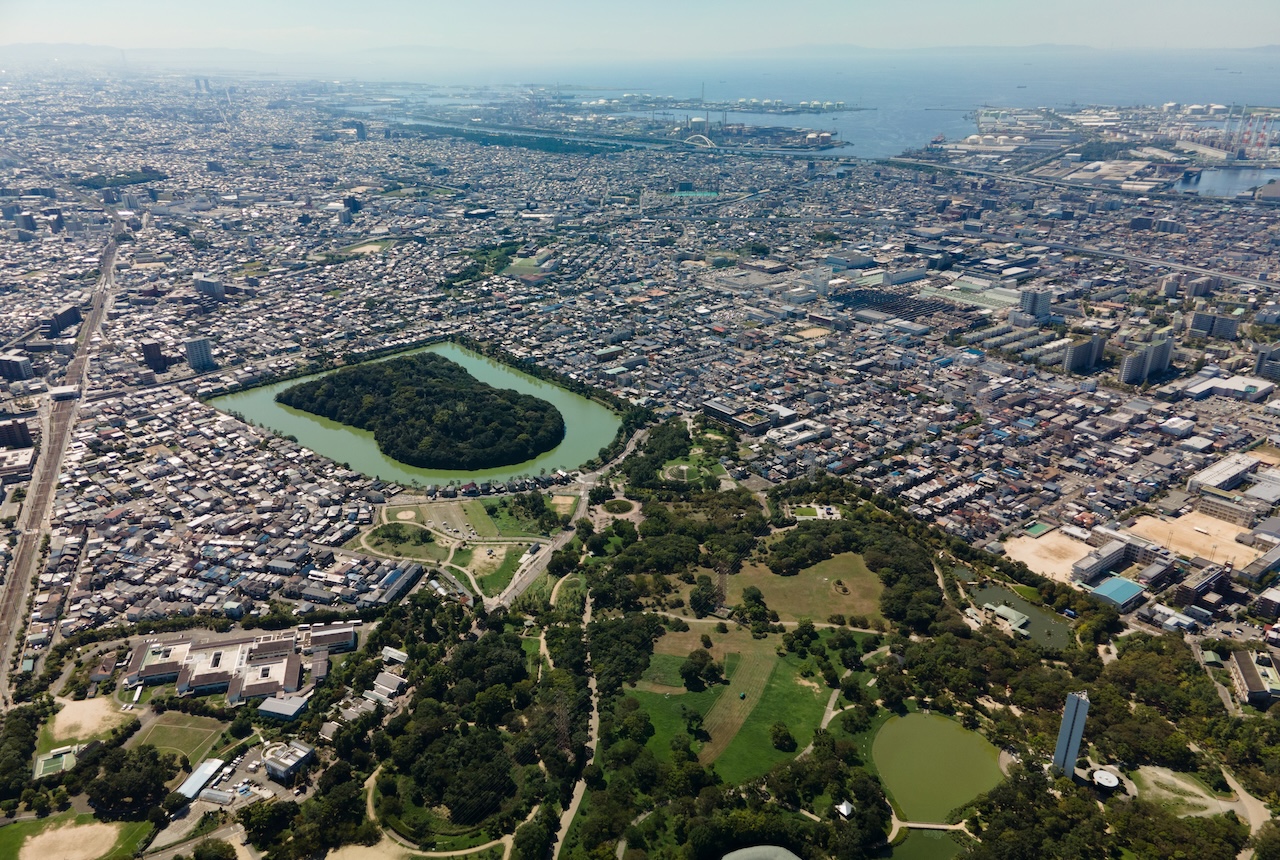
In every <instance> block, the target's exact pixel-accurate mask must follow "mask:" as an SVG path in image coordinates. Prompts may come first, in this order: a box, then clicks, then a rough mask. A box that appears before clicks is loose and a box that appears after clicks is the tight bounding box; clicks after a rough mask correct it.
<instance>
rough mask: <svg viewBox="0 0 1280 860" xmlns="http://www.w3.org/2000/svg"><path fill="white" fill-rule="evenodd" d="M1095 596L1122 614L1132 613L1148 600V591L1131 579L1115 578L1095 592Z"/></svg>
mask: <svg viewBox="0 0 1280 860" xmlns="http://www.w3.org/2000/svg"><path fill="white" fill-rule="evenodd" d="M1093 596H1094V597H1096V598H1098V599H1099V600H1104V601H1106V602H1107V603H1110V604H1111V605H1112V606H1114V607H1116V608H1117V609H1119V610H1120V611H1121V612H1132V611H1133V610H1135V609H1137V608H1138V607H1139V606H1141V605H1142V604H1143V602H1144V601H1146V599H1147V591H1146V589H1145V588H1143V587H1142V586H1141V585H1139V584H1138V583H1136V582H1134V581H1133V580H1131V579H1125V578H1124V577H1120V576H1113V577H1111V578H1110V579H1108V580H1107V581H1105V582H1103V583H1102V584H1101V585H1099V586H1098V587H1097V588H1095V589H1094V590H1093Z"/></svg>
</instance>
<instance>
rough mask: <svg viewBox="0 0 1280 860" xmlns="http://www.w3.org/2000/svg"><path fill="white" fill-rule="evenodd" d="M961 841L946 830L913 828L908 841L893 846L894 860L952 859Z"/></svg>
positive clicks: (958, 849) (892, 855)
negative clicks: (957, 840)
mask: <svg viewBox="0 0 1280 860" xmlns="http://www.w3.org/2000/svg"><path fill="white" fill-rule="evenodd" d="M959 853H960V843H959V842H956V840H955V839H953V838H952V836H951V834H950V833H947V832H946V831H945V830H912V831H910V832H909V833H908V834H907V841H906V842H903V843H902V844H901V845H895V846H894V847H893V853H892V854H891V855H889V856H890V857H892V858H893V860H951V858H952V857H955V856H956V855H957V854H959Z"/></svg>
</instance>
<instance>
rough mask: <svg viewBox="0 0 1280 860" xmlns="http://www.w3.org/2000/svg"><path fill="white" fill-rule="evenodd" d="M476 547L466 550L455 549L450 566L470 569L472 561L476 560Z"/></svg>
mask: <svg viewBox="0 0 1280 860" xmlns="http://www.w3.org/2000/svg"><path fill="white" fill-rule="evenodd" d="M475 552H476V551H475V547H470V546H469V547H467V548H466V549H455V550H454V551H453V558H452V559H451V560H450V562H449V563H450V564H452V565H453V566H454V567H468V566H470V564H471V560H472V559H473V558H475Z"/></svg>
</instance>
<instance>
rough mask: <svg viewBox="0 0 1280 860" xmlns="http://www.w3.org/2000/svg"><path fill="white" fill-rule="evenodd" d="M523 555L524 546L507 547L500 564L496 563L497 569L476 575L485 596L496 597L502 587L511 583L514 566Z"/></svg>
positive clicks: (516, 566)
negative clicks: (482, 574)
mask: <svg viewBox="0 0 1280 860" xmlns="http://www.w3.org/2000/svg"><path fill="white" fill-rule="evenodd" d="M523 555H524V547H508V548H507V549H506V555H504V556H503V559H502V564H500V565H498V569H497V570H495V571H493V572H492V573H486V574H485V575H484V576H477V577H476V581H477V583H478V584H479V585H480V589H481V590H482V591H483V592H484V593H485V596H486V597H497V596H498V595H499V594H501V593H502V589H504V588H506V587H507V586H508V585H510V584H511V577H513V576H515V573H516V568H518V567H519V566H520V558H521V557H522V556H523Z"/></svg>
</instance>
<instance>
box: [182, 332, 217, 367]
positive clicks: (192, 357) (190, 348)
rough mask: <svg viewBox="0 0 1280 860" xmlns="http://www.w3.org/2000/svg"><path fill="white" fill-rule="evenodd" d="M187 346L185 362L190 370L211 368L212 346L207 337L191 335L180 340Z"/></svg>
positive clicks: (212, 365) (214, 365)
mask: <svg viewBox="0 0 1280 860" xmlns="http://www.w3.org/2000/svg"><path fill="white" fill-rule="evenodd" d="M182 344H183V346H185V347H186V348H187V364H189V365H191V369H192V370H213V369H214V368H215V367H217V365H216V364H214V363H213V347H212V346H211V345H210V343H209V338H207V337H193V338H191V339H189V340H184V341H183V342H182Z"/></svg>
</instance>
